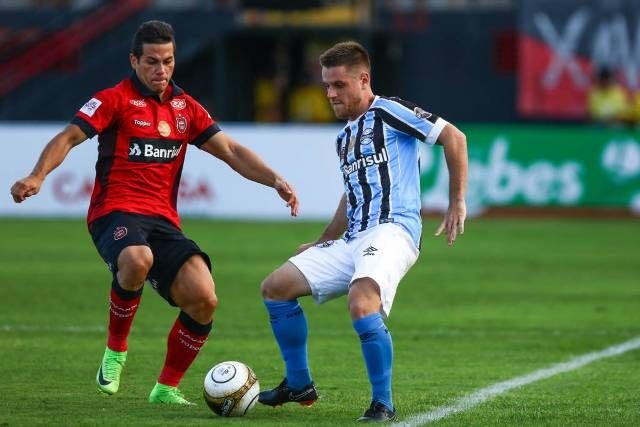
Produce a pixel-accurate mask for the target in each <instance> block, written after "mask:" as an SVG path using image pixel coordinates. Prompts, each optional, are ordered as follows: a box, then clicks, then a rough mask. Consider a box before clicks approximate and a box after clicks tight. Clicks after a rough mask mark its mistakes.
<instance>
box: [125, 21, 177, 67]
mask: <svg viewBox="0 0 640 427" xmlns="http://www.w3.org/2000/svg"><path fill="white" fill-rule="evenodd" d="M144 43H152V44H164V43H173V49H174V50H175V48H176V41H175V38H174V35H173V27H172V26H171V24H168V23H166V22H163V21H147V22H143V23H142V25H140V28H138V31H136V33H135V35H134V36H133V41H132V42H131V53H132V54H133V56H135V57H136V58H138V59H140V57H141V56H142V45H143V44H144Z"/></svg>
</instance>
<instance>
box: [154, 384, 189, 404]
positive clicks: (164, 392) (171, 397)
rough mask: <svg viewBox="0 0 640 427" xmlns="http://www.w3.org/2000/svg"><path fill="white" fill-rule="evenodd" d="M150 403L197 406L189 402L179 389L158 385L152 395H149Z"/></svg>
mask: <svg viewBox="0 0 640 427" xmlns="http://www.w3.org/2000/svg"><path fill="white" fill-rule="evenodd" d="M149 402H150V403H165V404H169V405H188V406H195V403H193V402H189V401H188V400H187V399H185V398H184V395H183V394H182V392H181V391H180V390H178V387H172V386H170V385H165V384H160V383H156V385H155V387H153V390H151V394H149Z"/></svg>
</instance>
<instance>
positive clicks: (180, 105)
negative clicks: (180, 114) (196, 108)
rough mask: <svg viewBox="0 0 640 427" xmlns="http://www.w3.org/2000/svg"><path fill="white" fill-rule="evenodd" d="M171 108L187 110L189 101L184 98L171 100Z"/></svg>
mask: <svg viewBox="0 0 640 427" xmlns="http://www.w3.org/2000/svg"><path fill="white" fill-rule="evenodd" d="M171 106H172V107H173V108H175V109H176V110H184V109H185V108H187V101H185V100H184V98H175V99H172V100H171Z"/></svg>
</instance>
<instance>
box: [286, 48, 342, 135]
mask: <svg viewBox="0 0 640 427" xmlns="http://www.w3.org/2000/svg"><path fill="white" fill-rule="evenodd" d="M322 50H323V49H321V47H320V46H318V45H315V44H312V45H310V46H307V47H306V49H305V54H304V55H305V60H304V64H303V67H304V68H303V69H302V70H301V71H300V78H299V80H298V82H297V84H296V85H295V86H294V87H293V88H292V89H291V93H290V94H289V97H288V100H287V113H288V114H287V116H288V119H289V121H292V122H311V123H326V122H332V121H333V120H334V116H333V112H332V111H331V107H330V105H329V103H328V102H327V95H326V93H325V90H324V86H323V85H322V76H321V75H320V71H319V69H318V67H317V66H316V61H317V58H318V56H319V55H320V53H321V52H322Z"/></svg>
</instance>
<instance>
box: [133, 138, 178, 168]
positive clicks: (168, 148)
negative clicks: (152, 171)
mask: <svg viewBox="0 0 640 427" xmlns="http://www.w3.org/2000/svg"><path fill="white" fill-rule="evenodd" d="M181 151H182V141H181V140H179V139H147V138H131V140H130V141H129V161H130V162H138V163H171V162H173V161H174V160H175V159H176V158H177V157H178V156H179V155H180V152H181Z"/></svg>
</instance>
